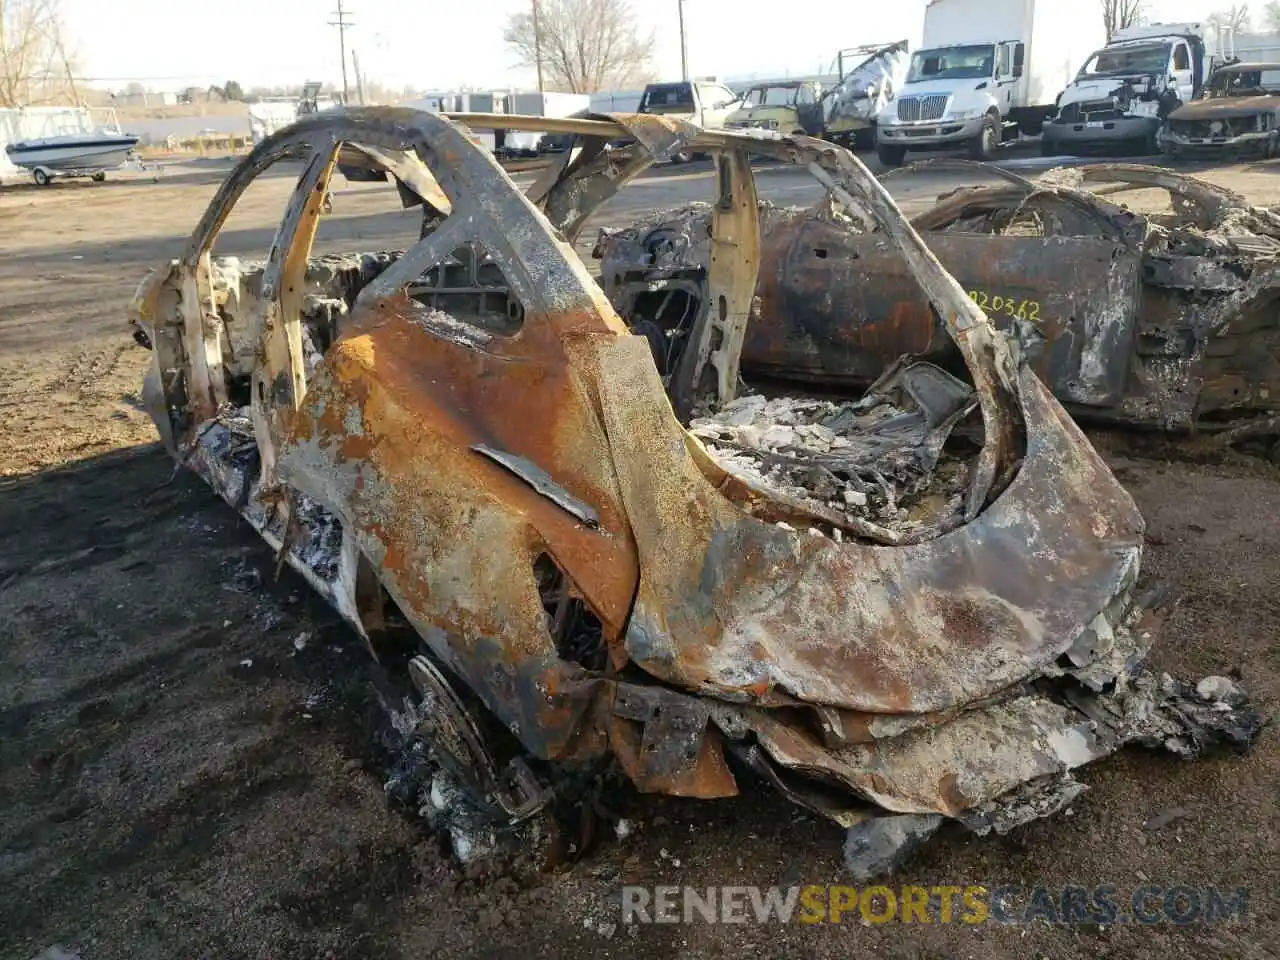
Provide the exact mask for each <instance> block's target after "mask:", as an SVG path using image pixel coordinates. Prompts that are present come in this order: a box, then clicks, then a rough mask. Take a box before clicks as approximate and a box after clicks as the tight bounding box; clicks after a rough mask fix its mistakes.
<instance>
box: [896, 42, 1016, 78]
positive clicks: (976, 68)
mask: <svg viewBox="0 0 1280 960" xmlns="http://www.w3.org/2000/svg"><path fill="white" fill-rule="evenodd" d="M996 46H997V44H994V43H964V44H956V45H954V46H949V47H929V48H927V49H924V50H917V51H915V52H914V53H913V54H911V63H910V65H909V66H908V67H907V79H906V82H907V83H924V82H927V81H929V80H990V79H992V78H993V77H994V76H995V72H996ZM947 55H949V56H951V57H956V58H964V59H969V58H970V57H974V58H980V62H979V63H978V64H973V65H969V64H966V65H964V66H955V67H948V68H947V69H945V70H939V71H938V72H937V73H930V74H925V73H921V72H920V71H921V69H922V68H923V66H924V64H925V62H926V61H928V60H930V59H940V58H945V56H947ZM983 64H989V66H987V67H986V69H983Z"/></svg>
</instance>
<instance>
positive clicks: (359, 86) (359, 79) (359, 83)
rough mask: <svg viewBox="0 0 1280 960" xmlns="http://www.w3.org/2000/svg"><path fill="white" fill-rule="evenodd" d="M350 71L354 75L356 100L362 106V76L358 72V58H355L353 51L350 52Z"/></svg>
mask: <svg viewBox="0 0 1280 960" xmlns="http://www.w3.org/2000/svg"><path fill="white" fill-rule="evenodd" d="M351 69H352V70H354V71H355V74H356V99H357V100H359V101H360V106H362V107H363V106H364V102H365V101H364V74H363V73H361V72H360V58H359V57H358V56H356V52H355V51H354V50H352V51H351Z"/></svg>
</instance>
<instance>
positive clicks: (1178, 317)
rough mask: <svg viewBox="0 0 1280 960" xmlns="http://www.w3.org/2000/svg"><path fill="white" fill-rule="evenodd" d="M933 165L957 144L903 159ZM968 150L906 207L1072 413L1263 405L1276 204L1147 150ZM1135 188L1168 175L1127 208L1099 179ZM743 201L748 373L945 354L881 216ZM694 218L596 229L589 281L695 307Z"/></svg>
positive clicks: (698, 221)
mask: <svg viewBox="0 0 1280 960" xmlns="http://www.w3.org/2000/svg"><path fill="white" fill-rule="evenodd" d="M931 165H932V166H939V165H941V166H951V167H961V168H963V167H965V166H967V165H968V163H967V161H934V162H933V164H918V165H916V169H920V168H921V167H927V166H931ZM983 169H984V170H985V171H986V174H985V175H989V174H991V173H996V174H998V175H999V177H1000V178H1001V180H1000V182H998V183H995V184H988V185H984V186H975V187H970V188H965V189H961V190H958V191H954V192H953V193H951V194H950V195H948V196H945V197H944V198H942V199H941V200H940V201H939V203H938V204H937V206H936V207H934V208H933V209H932V210H929V211H927V212H925V213H923V214H921V215H919V216H917V217H916V218H915V219H914V220H913V226H914V227H915V228H916V229H917V230H918V231H919V232H920V234H921V235H922V236H923V237H924V238H925V241H926V242H927V243H928V245H929V248H930V249H931V250H932V251H933V252H934V253H935V254H936V255H937V256H938V259H939V260H940V261H941V262H942V264H943V266H945V267H946V268H947V269H948V270H949V271H950V272H951V273H952V275H953V276H954V277H955V278H956V279H957V281H958V282H959V283H960V284H961V286H962V287H963V288H964V289H965V290H966V291H967V292H968V294H969V296H970V297H971V298H972V299H973V300H974V301H975V302H976V303H977V304H978V305H979V306H980V307H981V308H982V309H983V310H984V311H985V312H986V313H987V314H989V315H990V317H991V319H992V320H993V321H994V322H995V323H996V324H997V326H998V327H1000V328H1001V329H1005V330H1009V331H1013V332H1017V333H1018V334H1019V335H1021V337H1022V343H1023V349H1024V352H1025V353H1026V355H1027V359H1028V363H1029V364H1030V366H1031V368H1032V369H1033V370H1035V372H1036V373H1037V374H1038V376H1039V377H1040V378H1041V380H1042V381H1043V382H1044V383H1045V384H1046V385H1048V386H1049V387H1050V388H1051V389H1052V390H1053V392H1054V394H1055V395H1056V396H1057V397H1058V399H1059V400H1061V401H1062V402H1063V403H1064V404H1065V405H1066V407H1067V409H1068V410H1069V411H1070V412H1071V413H1072V414H1073V415H1075V416H1077V417H1079V418H1085V419H1089V420H1093V421H1103V422H1114V423H1121V424H1127V425H1130V426H1139V427H1149V428H1154V429H1160V430H1167V431H1175V432H1177V431H1189V430H1191V429H1204V430H1227V429H1230V428H1236V427H1241V426H1246V425H1248V424H1249V423H1250V422H1252V421H1253V420H1254V418H1268V419H1269V418H1271V417H1273V416H1274V415H1275V414H1277V413H1280V359H1278V358H1280V311H1278V310H1277V300H1278V299H1280V269H1278V267H1280V260H1278V259H1277V255H1278V254H1280V217H1277V216H1276V215H1274V214H1273V213H1271V212H1270V211H1268V210H1264V209H1258V208H1254V207H1251V206H1249V204H1248V203H1247V202H1246V201H1245V200H1244V198H1242V197H1240V196H1238V195H1236V194H1233V193H1231V192H1230V191H1227V190H1224V189H1222V188H1220V187H1216V186H1214V185H1212V184H1210V183H1207V182H1205V181H1203V180H1198V179H1196V178H1194V177H1188V176H1183V175H1179V174H1177V173H1173V172H1170V171H1167V170H1161V169H1158V168H1154V167H1146V166H1140V165H1134V164H1098V165H1093V166H1083V167H1076V168H1069V169H1059V170H1054V171H1050V172H1049V173H1046V174H1045V175H1043V176H1042V177H1040V178H1039V179H1034V180H1033V179H1028V178H1025V177H1023V176H1021V175H1019V174H1017V173H1014V172H1012V171H1007V170H995V169H994V168H989V167H987V168H983ZM904 172H905V173H907V174H909V173H910V168H908V169H907V170H906V171H904ZM896 175H898V172H896V171H895V173H894V174H891V175H890V176H896ZM1143 188H1155V189H1159V190H1164V191H1168V193H1169V195H1170V197H1171V199H1172V210H1173V212H1172V213H1171V214H1170V215H1167V216H1152V217H1147V216H1142V215H1139V214H1136V213H1133V212H1131V211H1129V210H1127V209H1125V208H1123V207H1120V206H1118V205H1117V204H1116V203H1115V202H1113V201H1112V200H1111V199H1110V197H1111V196H1113V195H1115V194H1116V193H1120V192H1122V191H1124V190H1131V189H1143ZM761 217H762V224H763V226H762V231H763V233H762V251H761V259H760V273H759V284H758V287H757V291H756V299H755V301H754V303H753V308H752V317H751V323H750V324H749V326H748V329H747V335H746V338H745V341H744V343H743V352H742V366H743V369H744V370H745V371H746V372H747V373H748V374H751V375H755V376H758V377H766V378H771V379H776V380H781V381H803V382H809V383H813V384H817V385H821V386H824V387H826V388H832V389H836V388H850V387H858V386H866V385H868V384H870V383H871V382H872V381H873V380H874V379H875V378H876V377H878V376H879V375H880V372H881V370H883V369H884V367H885V365H886V364H888V363H890V362H892V361H893V360H894V359H896V358H897V357H899V356H901V355H903V354H910V355H913V356H916V357H919V358H922V359H927V360H930V361H931V362H934V363H938V364H941V365H942V366H943V367H945V368H947V369H951V370H955V369H957V363H958V355H957V353H956V348H955V346H954V343H953V341H952V340H951V338H950V337H949V336H948V335H947V333H946V331H945V329H944V326H943V324H942V323H941V322H940V321H939V320H938V319H937V318H936V315H935V312H934V310H933V309H932V308H931V305H930V303H929V301H928V299H927V298H926V297H925V296H924V295H923V294H922V293H921V292H920V290H919V286H918V284H917V283H916V282H915V279H914V277H913V276H912V274H911V272H910V270H909V269H907V267H906V265H905V264H904V263H903V261H902V260H901V258H900V257H898V256H897V255H896V253H895V251H894V250H893V249H892V248H891V246H890V245H889V244H888V243H887V241H886V238H885V237H884V235H883V233H881V232H878V231H874V230H865V229H862V228H861V227H860V226H858V225H856V224H854V223H851V222H850V220H849V218H848V217H847V216H842V215H840V214H839V213H838V211H837V212H836V213H834V214H833V212H832V211H831V209H830V207H829V205H827V204H826V203H823V204H819V206H818V207H815V208H813V209H777V208H773V207H771V206H769V205H767V204H766V205H762V211H761ZM707 219H708V211H707V209H706V208H705V206H704V207H696V208H689V209H684V210H680V211H668V212H666V213H662V214H655V215H654V216H653V217H652V218H650V219H648V220H646V221H645V222H643V223H639V224H636V225H634V226H632V227H629V228H627V229H624V230H620V231H617V230H614V231H610V230H606V231H603V233H602V236H601V237H600V239H599V241H598V243H597V248H596V251H595V252H596V256H597V257H599V258H600V260H601V277H602V284H603V285H604V288H605V290H606V292H607V293H608V294H609V296H610V299H611V300H612V302H613V303H614V306H615V307H616V308H617V309H618V311H619V313H620V314H621V315H622V316H623V317H624V318H625V319H627V320H628V322H629V323H632V324H641V325H648V324H657V325H659V326H661V327H663V328H664V329H669V328H671V327H673V326H674V325H676V323H677V320H676V319H675V318H677V317H679V316H683V315H684V314H686V313H688V314H696V312H697V308H698V303H697V297H698V296H699V293H698V291H699V286H698V277H699V276H700V275H701V272H702V270H703V269H704V268H705V267H704V265H705V262H706V258H707V251H706V243H705V242H698V240H697V238H701V237H705V234H706V221H707ZM654 251H661V252H660V253H659V254H658V255H657V257H656V259H655V254H654ZM668 294H670V296H668ZM659 306H661V310H662V312H661V315H659Z"/></svg>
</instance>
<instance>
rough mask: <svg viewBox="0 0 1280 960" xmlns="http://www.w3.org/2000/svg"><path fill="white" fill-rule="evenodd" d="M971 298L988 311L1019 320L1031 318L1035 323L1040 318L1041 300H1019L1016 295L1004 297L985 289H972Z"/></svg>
mask: <svg viewBox="0 0 1280 960" xmlns="http://www.w3.org/2000/svg"><path fill="white" fill-rule="evenodd" d="M969 299H970V300H972V301H973V302H974V303H976V304H977V305H978V306H979V307H981V308H982V309H983V310H985V311H987V312H988V313H1003V314H1005V315H1006V316H1009V317H1017V318H1018V319H1019V320H1030V321H1031V322H1032V323H1035V322H1036V321H1037V320H1039V319H1040V301H1039V300H1019V299H1017V298H1016V297H1002V296H1000V295H999V294H990V293H987V291H985V290H970V291H969Z"/></svg>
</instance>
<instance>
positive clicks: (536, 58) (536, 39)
mask: <svg viewBox="0 0 1280 960" xmlns="http://www.w3.org/2000/svg"><path fill="white" fill-rule="evenodd" d="M533 62H534V64H535V65H536V66H537V68H538V92H539V93H542V92H543V90H542V30H541V29H540V28H539V26H538V0H533Z"/></svg>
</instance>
